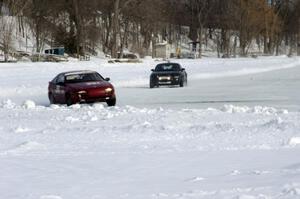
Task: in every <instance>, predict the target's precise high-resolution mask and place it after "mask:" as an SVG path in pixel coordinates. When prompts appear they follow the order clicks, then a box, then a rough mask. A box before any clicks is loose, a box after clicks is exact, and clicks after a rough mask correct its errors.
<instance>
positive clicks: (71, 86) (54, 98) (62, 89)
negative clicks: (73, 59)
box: [48, 71, 116, 106]
mask: <svg viewBox="0 0 300 199" xmlns="http://www.w3.org/2000/svg"><path fill="white" fill-rule="evenodd" d="M109 80H110V79H109V78H105V79H104V78H103V77H102V76H101V75H100V74H99V73H97V72H95V71H71V72H64V73H60V74H58V75H57V76H56V77H55V78H54V79H53V80H52V81H51V82H49V87H48V97H49V100H50V103H51V104H58V103H59V104H67V105H68V106H70V105H72V104H76V103H93V102H106V103H107V105H108V106H115V105H116V95H115V89H114V87H113V85H112V84H110V83H109V82H108V81H109Z"/></svg>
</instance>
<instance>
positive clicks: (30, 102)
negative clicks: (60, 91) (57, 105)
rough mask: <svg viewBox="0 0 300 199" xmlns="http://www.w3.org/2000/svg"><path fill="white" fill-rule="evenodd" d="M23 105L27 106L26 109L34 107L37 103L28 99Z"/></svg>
mask: <svg viewBox="0 0 300 199" xmlns="http://www.w3.org/2000/svg"><path fill="white" fill-rule="evenodd" d="M22 107H23V108H25V109H34V108H35V107H36V105H35V102H34V101H31V100H26V101H25V102H24V103H23V105H22Z"/></svg>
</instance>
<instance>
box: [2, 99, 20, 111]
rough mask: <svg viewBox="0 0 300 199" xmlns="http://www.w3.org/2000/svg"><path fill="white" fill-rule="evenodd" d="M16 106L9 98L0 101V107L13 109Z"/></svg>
mask: <svg viewBox="0 0 300 199" xmlns="http://www.w3.org/2000/svg"><path fill="white" fill-rule="evenodd" d="M15 107H16V104H15V103H13V102H12V101H11V100H10V99H8V100H6V101H3V102H1V103H0V108H4V109H14V108H15Z"/></svg>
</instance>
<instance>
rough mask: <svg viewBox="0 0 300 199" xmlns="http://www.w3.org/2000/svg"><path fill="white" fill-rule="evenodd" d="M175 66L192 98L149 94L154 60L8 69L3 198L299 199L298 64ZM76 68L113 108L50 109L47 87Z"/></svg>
mask: <svg viewBox="0 0 300 199" xmlns="http://www.w3.org/2000/svg"><path fill="white" fill-rule="evenodd" d="M176 61H177V60H176ZM178 61H179V62H180V63H181V64H182V65H183V67H185V68H186V70H187V72H188V80H189V82H188V87H185V88H174V87H173V88H167V87H163V88H159V89H148V83H149V75H150V69H151V68H153V67H154V66H155V64H157V62H155V61H153V60H150V59H148V60H144V63H142V64H108V63H107V62H106V61H105V60H102V59H95V58H94V59H93V60H92V61H91V62H76V61H71V62H69V63H14V64H1V65H0V79H1V80H4V81H1V82H0V87H1V93H0V198H5V199H107V198H130V199H133V198H137V199H140V198H143V199H147V198H150V199H152V198H153V199H154V198H155V199H157V198H176V199H179V198H180V199H190V198H191V199H196V198H197V199H198V198H213V199H215V198H230V199H269V198H271V199H273V198H276V199H277V198H283V199H290V198H300V191H299V190H300V159H299V157H300V156H299V155H300V122H299V121H300V94H299V92H298V90H299V88H300V60H299V59H297V58H286V57H269V58H258V59H250V58H240V59H213V58H205V59H201V60H178ZM80 69H90V70H96V71H98V72H99V73H101V74H102V75H103V76H105V77H110V78H111V79H112V83H113V84H114V85H115V87H116V92H117V97H118V98H117V100H118V102H117V106H116V107H107V106H106V105H105V104H102V103H96V104H92V105H89V104H77V105H73V106H70V107H67V106H65V105H49V101H48V99H47V85H48V81H50V80H51V79H52V78H53V77H54V76H55V75H56V74H58V73H59V72H63V71H68V70H80Z"/></svg>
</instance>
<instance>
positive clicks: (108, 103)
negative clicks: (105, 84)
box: [106, 98, 117, 106]
mask: <svg viewBox="0 0 300 199" xmlns="http://www.w3.org/2000/svg"><path fill="white" fill-rule="evenodd" d="M116 102H117V100H116V98H113V99H110V100H107V101H106V103H107V105H108V106H115V105H116Z"/></svg>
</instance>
